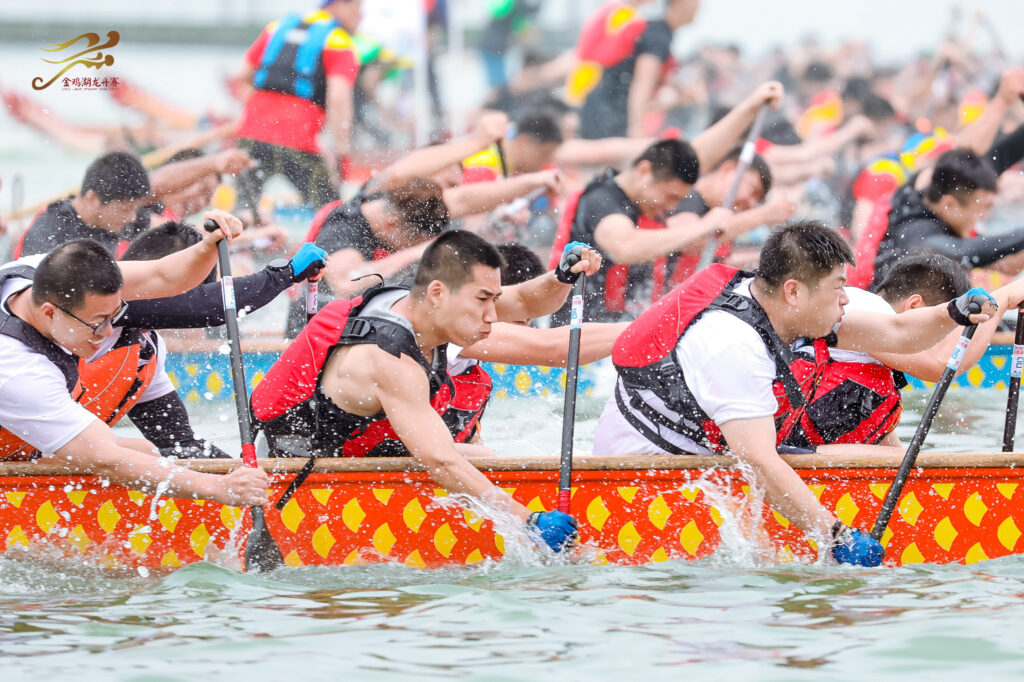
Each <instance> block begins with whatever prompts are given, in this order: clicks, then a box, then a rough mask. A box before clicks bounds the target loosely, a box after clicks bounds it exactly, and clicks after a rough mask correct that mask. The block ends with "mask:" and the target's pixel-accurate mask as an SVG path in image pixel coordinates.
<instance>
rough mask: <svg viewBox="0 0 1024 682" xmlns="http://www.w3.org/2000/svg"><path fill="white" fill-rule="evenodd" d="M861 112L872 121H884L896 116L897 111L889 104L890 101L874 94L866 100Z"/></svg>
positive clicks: (869, 95)
mask: <svg viewBox="0 0 1024 682" xmlns="http://www.w3.org/2000/svg"><path fill="white" fill-rule="evenodd" d="M861 111H863V113H864V115H865V116H867V117H868V118H870V119H871V120H872V121H883V120H885V119H887V118H893V117H894V116H896V110H895V109H894V108H893V106H892V104H890V103H889V100H887V99H886V98H884V97H882V96H881V95H876V94H875V93H873V92H872V93H870V94H868V95H867V96H866V97H865V98H864V101H863V103H862V104H861Z"/></svg>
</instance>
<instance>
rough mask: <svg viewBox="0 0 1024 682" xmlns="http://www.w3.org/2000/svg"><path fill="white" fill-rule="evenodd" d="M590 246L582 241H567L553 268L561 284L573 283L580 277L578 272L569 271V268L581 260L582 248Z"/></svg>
mask: <svg viewBox="0 0 1024 682" xmlns="http://www.w3.org/2000/svg"><path fill="white" fill-rule="evenodd" d="M589 248H590V247H589V246H587V245H586V244H584V243H583V242H569V243H568V244H566V245H565V248H564V249H562V258H561V259H560V260H559V261H558V267H557V268H555V278H556V279H557V280H558V281H559V282H561V283H562V284H573V283H574V282H575V281H576V280H578V279H579V278H580V273H578V272H570V269H571V268H572V267H573V266H574V265H576V264H577V263H579V262H580V261H581V260H583V249H589Z"/></svg>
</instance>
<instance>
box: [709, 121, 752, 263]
mask: <svg viewBox="0 0 1024 682" xmlns="http://www.w3.org/2000/svg"><path fill="white" fill-rule="evenodd" d="M767 119H768V105H767V104H762V105H761V108H760V109H758V110H757V116H756V117H755V118H754V124H753V125H751V126H750V132H749V133H747V140H746V142H744V143H743V149H742V151H740V158H739V161H737V162H736V174H735V175H734V176H733V179H732V184H731V185H730V186H729V192H728V193H727V194H726V195H725V201H724V202H722V205H723V206H724V207H725V208H727V209H729V210H730V211H731V210H732V207H733V204H735V203H736V195H737V194H739V192H740V185H741V184H743V176H744V175H746V174H747V169H749V168H750V163H751V162H752V161H753V160H754V155H755V154H757V140H758V139H759V138H760V137H761V130H762V129H763V128H764V122H765V121H766V120H767ZM719 243H720V242H719V235H717V234H715V235H714V236H713V237H711V238H710V239H709V240H708V243H707V245H706V246H705V247H704V250H703V251H702V252H701V254H700V261H698V264H697V269H698V270H702V269H704V268H706V267H707V266H709V265H711V263H712V262H713V261H714V260H715V253H716V252H717V251H718V245H719Z"/></svg>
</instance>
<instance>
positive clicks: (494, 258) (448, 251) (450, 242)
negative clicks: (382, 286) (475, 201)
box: [412, 230, 501, 296]
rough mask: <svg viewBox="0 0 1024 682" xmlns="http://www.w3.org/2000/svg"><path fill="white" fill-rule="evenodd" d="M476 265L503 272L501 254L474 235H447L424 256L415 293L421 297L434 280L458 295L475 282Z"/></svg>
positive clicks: (418, 272) (452, 233)
mask: <svg viewBox="0 0 1024 682" xmlns="http://www.w3.org/2000/svg"><path fill="white" fill-rule="evenodd" d="M476 265H484V266H487V267H489V268H494V269H495V270H498V269H500V268H501V254H500V253H498V249H497V248H495V247H494V245H493V244H491V243H490V242H488V241H486V240H484V239H483V238H482V237H480V236H478V235H475V234H473V233H472V232H466V231H465V230H452V231H451V232H446V233H444V234H443V235H441V236H440V237H438V238H437V239H436V240H434V243H433V244H431V245H430V246H428V247H427V250H426V251H424V252H423V257H422V258H420V265H419V267H418V268H416V278H415V279H414V281H413V287H412V291H413V293H414V294H417V295H420V296H422V295H423V292H424V291H425V290H426V288H427V285H428V284H430V283H431V282H433V281H434V280H439V281H441V282H442V283H443V284H444V285H445V286H446V287H448V289H450V290H451V291H458V290H459V289H461V288H462V285H463V284H465V283H466V282H469V281H471V280H472V279H473V267H474V266H476Z"/></svg>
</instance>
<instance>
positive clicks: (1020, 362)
mask: <svg viewBox="0 0 1024 682" xmlns="http://www.w3.org/2000/svg"><path fill="white" fill-rule="evenodd" d="M1022 370H1024V308H1017V329H1016V331H1015V332H1014V335H1013V357H1012V358H1011V360H1010V391H1009V393H1008V394H1007V397H1006V423H1005V425H1004V426H1003V452H1013V440H1014V438H1015V437H1016V435H1017V403H1018V400H1019V399H1020V376H1021V371H1022Z"/></svg>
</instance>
